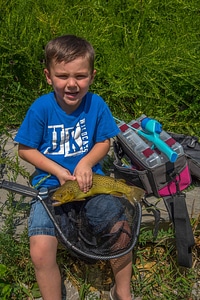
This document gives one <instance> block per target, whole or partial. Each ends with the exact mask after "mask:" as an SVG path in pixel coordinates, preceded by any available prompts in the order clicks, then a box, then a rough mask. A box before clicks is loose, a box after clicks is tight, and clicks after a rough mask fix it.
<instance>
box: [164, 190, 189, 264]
mask: <svg viewBox="0 0 200 300" xmlns="http://www.w3.org/2000/svg"><path fill="white" fill-rule="evenodd" d="M185 198H186V196H185V194H184V193H181V192H178V193H176V194H174V195H172V196H167V197H163V200H164V203H165V206H166V208H167V210H168V213H169V216H170V219H171V221H172V222H173V225H174V231H175V239H176V249H177V259H178V264H179V265H180V266H183V267H187V268H191V267H192V247H193V246H194V244H195V241H194V235H193V231H192V227H191V224H190V218H189V215H188V210H187V206H186V202H185Z"/></svg>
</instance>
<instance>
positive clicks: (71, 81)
mask: <svg viewBox="0 0 200 300" xmlns="http://www.w3.org/2000/svg"><path fill="white" fill-rule="evenodd" d="M67 86H68V87H70V86H76V80H75V79H74V78H72V77H69V78H68V79H67Z"/></svg>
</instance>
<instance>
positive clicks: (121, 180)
mask: <svg viewBox="0 0 200 300" xmlns="http://www.w3.org/2000/svg"><path fill="white" fill-rule="evenodd" d="M117 181H120V182H123V183H126V180H125V179H122V178H120V179H117Z"/></svg>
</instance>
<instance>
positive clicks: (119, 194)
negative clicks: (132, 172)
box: [110, 192, 124, 197]
mask: <svg viewBox="0 0 200 300" xmlns="http://www.w3.org/2000/svg"><path fill="white" fill-rule="evenodd" d="M110 194H111V195H113V196H116V197H123V196H124V194H123V193H120V192H111V193H110Z"/></svg>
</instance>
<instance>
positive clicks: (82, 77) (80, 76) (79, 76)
mask: <svg viewBox="0 0 200 300" xmlns="http://www.w3.org/2000/svg"><path fill="white" fill-rule="evenodd" d="M86 77H87V75H83V74H82V75H77V76H76V79H84V78H86Z"/></svg>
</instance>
